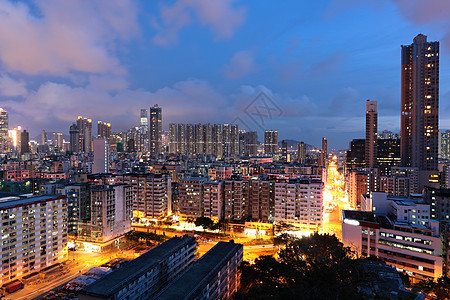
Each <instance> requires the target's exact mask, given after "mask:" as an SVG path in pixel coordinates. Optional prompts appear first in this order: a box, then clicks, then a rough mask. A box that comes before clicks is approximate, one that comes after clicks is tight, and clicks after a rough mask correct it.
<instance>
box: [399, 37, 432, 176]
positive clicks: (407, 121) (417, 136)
mask: <svg viewBox="0 0 450 300" xmlns="http://www.w3.org/2000/svg"><path fill="white" fill-rule="evenodd" d="M401 74H402V75H401V83H402V84H401V86H402V90H401V102H402V103H401V105H402V106H401V110H402V114H401V131H400V135H401V146H400V148H401V159H402V166H411V167H418V168H419V169H421V170H437V165H438V143H439V142H438V140H439V132H438V125H439V42H427V37H426V36H425V35H423V34H419V35H417V36H416V37H415V38H414V41H413V43H412V44H411V45H407V46H402V72H401Z"/></svg>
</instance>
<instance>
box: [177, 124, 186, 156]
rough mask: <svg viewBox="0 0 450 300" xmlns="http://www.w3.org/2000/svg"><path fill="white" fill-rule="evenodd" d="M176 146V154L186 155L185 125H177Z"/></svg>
mask: <svg viewBox="0 0 450 300" xmlns="http://www.w3.org/2000/svg"><path fill="white" fill-rule="evenodd" d="M177 135H178V137H177V145H178V153H179V154H186V125H185V124H178V130H177Z"/></svg>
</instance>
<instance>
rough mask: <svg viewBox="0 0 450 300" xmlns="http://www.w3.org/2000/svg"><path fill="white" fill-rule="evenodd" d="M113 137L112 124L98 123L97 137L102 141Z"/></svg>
mask: <svg viewBox="0 0 450 300" xmlns="http://www.w3.org/2000/svg"><path fill="white" fill-rule="evenodd" d="M110 136H111V123H106V122H102V121H98V124H97V137H98V138H101V139H109V137H110Z"/></svg>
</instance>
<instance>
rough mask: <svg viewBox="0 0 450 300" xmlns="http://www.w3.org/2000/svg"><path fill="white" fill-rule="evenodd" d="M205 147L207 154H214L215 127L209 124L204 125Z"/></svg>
mask: <svg viewBox="0 0 450 300" xmlns="http://www.w3.org/2000/svg"><path fill="white" fill-rule="evenodd" d="M203 130H204V135H205V140H204V147H205V153H206V154H213V125H211V124H210V123H207V124H205V125H204V129H203Z"/></svg>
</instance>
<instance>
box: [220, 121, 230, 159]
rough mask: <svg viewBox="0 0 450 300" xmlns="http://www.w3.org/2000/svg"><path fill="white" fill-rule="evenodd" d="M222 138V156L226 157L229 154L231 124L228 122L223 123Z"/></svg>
mask: <svg viewBox="0 0 450 300" xmlns="http://www.w3.org/2000/svg"><path fill="white" fill-rule="evenodd" d="M222 139H223V156H224V157H228V156H229V155H230V154H231V126H230V124H223V126H222Z"/></svg>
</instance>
